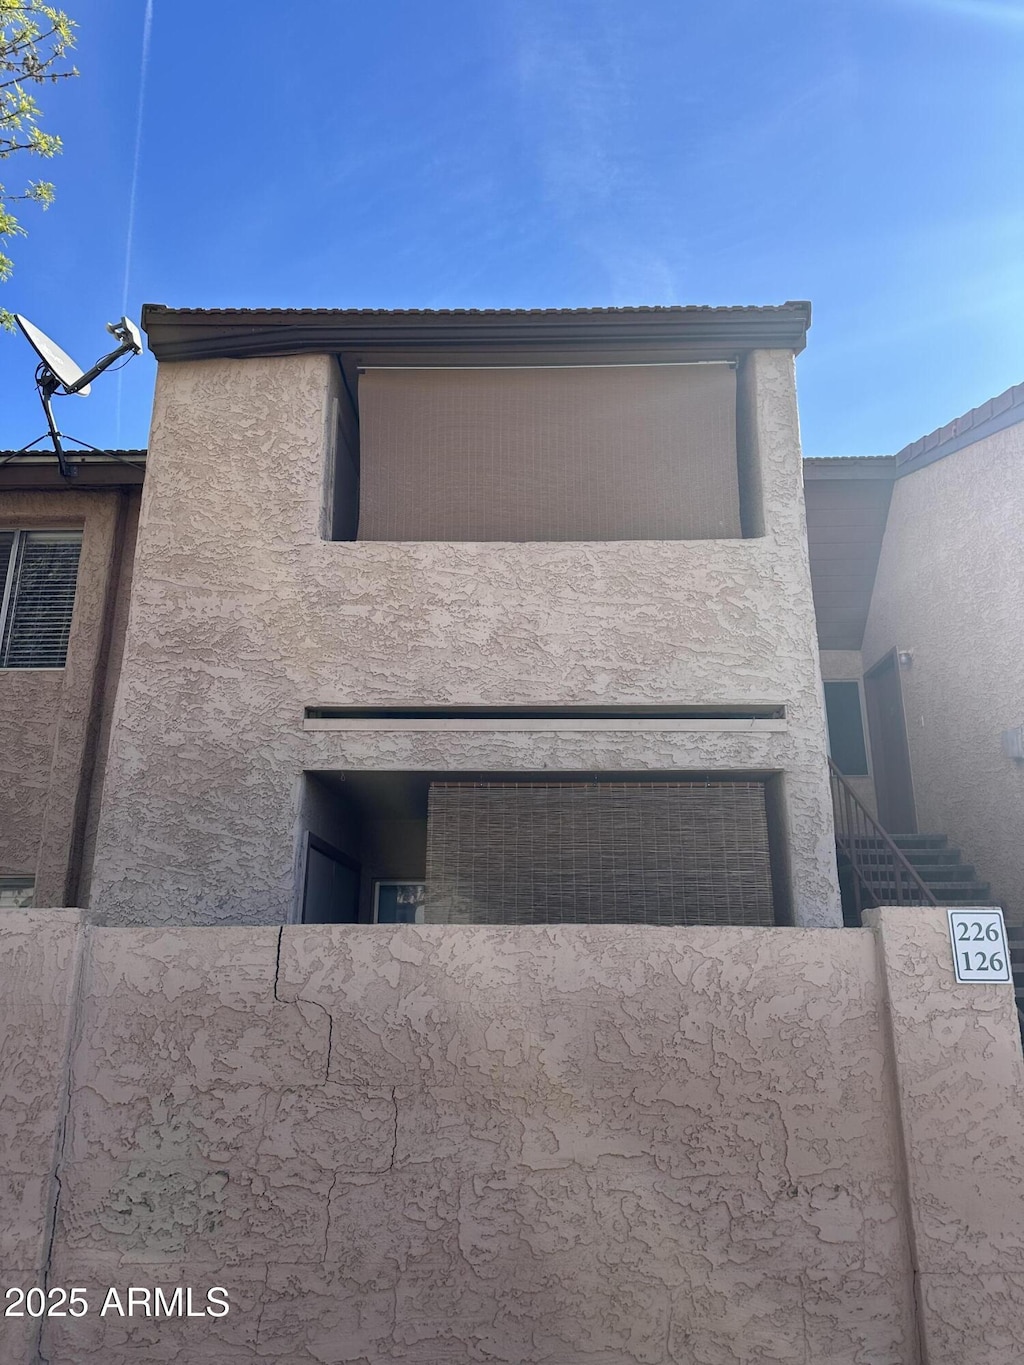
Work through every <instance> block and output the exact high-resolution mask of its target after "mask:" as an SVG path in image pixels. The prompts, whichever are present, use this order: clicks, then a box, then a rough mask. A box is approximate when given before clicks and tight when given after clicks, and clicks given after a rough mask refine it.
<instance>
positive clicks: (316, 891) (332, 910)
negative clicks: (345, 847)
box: [302, 834, 359, 924]
mask: <svg viewBox="0 0 1024 1365" xmlns="http://www.w3.org/2000/svg"><path fill="white" fill-rule="evenodd" d="M307 837H308V839H309V843H308V845H307V848H306V884H305V887H304V893H303V897H302V922H303V924H357V923H358V921H359V864H358V863H357V862H354V861H353V860H352V859H351V858H348V857H346V856H345V854H344V853H342V852H341V850H340V849H337V848H334V847H333V846H332V845H331V844H328V843H326V842H325V841H324V840H323V839H318V838H317V836H316V835H315V834H310V835H308V836H307Z"/></svg>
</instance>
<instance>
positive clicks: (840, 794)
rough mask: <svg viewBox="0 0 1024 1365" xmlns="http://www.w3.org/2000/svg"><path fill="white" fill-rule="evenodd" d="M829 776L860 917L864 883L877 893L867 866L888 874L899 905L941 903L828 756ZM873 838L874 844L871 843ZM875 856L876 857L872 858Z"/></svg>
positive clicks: (838, 832) (839, 835)
mask: <svg viewBox="0 0 1024 1365" xmlns="http://www.w3.org/2000/svg"><path fill="white" fill-rule="evenodd" d="M828 769H829V779H830V781H831V784H832V807H833V810H834V812H835V822H836V843H837V844H838V845H839V847H840V848H841V849H842V851H843V852H844V853H845V854H846V856H847V857H848V858H849V860H850V866H851V867H852V868H853V874H854V875H853V898H854V904H855V906H856V908H857V916H858V918H859V917H860V913H861V910H862V908H863V906H862V904H861V886H862V885H863V887H864V889H865V890H866V891H867V892H868V893H869V894H870V895H871V898H872V900H873V899H874V896H875V887H874V885H873V884H872V880H871V878H870V876H869V875H868V870H869V869H870V870H872V871H874V872H875V873H876V874H885V873H888V874H889V878H887V879H886V880H889V879H890V878H891V883H892V886H893V887H894V895H893V903H894V904H896V905H938V901H937V900H936V899H935V897H934V896H933V895H932V893H931V889H930V888H929V887H928V885H927V884H926V883H925V882H923V881H922V880H921V878H920V876H919V875H918V872H917V869H916V868H914V867H912V866H911V864H910V862H909V861H908V859H907V858H906V857H905V856H904V853H903V850H902V849H900V848H898V847H897V846H896V844H895V843H894V842H893V839H892V836H891V835H890V834H889V832H888V830H886V829H883V827H882V826H881V825H880V824H879V823H878V821H877V820H876V819H875V817H874V816H873V815H872V814H871V812H870V811H869V810H868V808H867V806H865V804H864V802H863V801H862V800H861V799H860V797H859V796H858V795H857V793H856V792H855V791H854V790H853V788H852V787H851V786H850V784H849V782H847V780H846V778H845V777H844V776H843V774H842V773H841V772H840V771H839V769H838V768H837V767H836V765H835V763H834V762H833V760H832V759H831V757H830V758H829V760H828ZM868 840H871V841H872V845H873V846H870V847H869V846H868V843H867V841H868ZM869 857H870V859H874V861H869Z"/></svg>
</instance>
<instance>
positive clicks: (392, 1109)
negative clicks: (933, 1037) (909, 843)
mask: <svg viewBox="0 0 1024 1365" xmlns="http://www.w3.org/2000/svg"><path fill="white" fill-rule="evenodd" d="M26 931H27V932H26ZM12 933H13V934H20V935H21V940H19V941H25V942H28V943H30V944H34V945H35V946H34V948H33V951H34V952H35V953H36V954H37V955H39V954H46V953H49V954H52V953H53V951H54V949H53V947H52V944H51V939H52V938H53V936H54V934H55V933H56V934H59V935H63V934H65V933H66V928H65V925H64V922H63V921H61V922H60V923H59V924H58V925H57V927H56V930H52V929H51V927H50V925H49V924H48V922H47V916H45V915H43V914H35V915H32V916H29V917H26V918H23V917H20V916H18V917H11V918H10V919H8V920H5V921H2V922H0V973H4V972H5V971H6V970H7V968H8V964H9V963H12V961H13V964H14V965H15V968H17V964H18V963H19V962H23V961H24V952H25V951H26V950H25V949H21V950H20V952H21V956H20V957H19V956H17V955H16V956H15V958H14V959H13V960H12V959H11V958H10V956H9V953H8V948H7V945H8V942H9V938H8V935H10V934H12ZM83 934H84V936H85V949H84V953H83V966H82V969H81V978H80V979H81V990H80V1006H79V1008H78V1011H77V1013H76V1018H75V1029H74V1034H75V1040H76V1041H75V1047H74V1052H73V1056H72V1058H71V1063H70V1071H69V1073H68V1076H67V1079H66V1082H65V1083H64V1088H65V1089H66V1092H67V1096H68V1121H67V1126H66V1132H64V1134H63V1140H62V1142H61V1143H60V1158H59V1168H58V1172H57V1173H58V1175H59V1185H58V1184H57V1183H56V1182H54V1183H53V1184H52V1186H51V1185H46V1186H45V1188H46V1189H47V1190H48V1191H49V1193H50V1196H51V1198H52V1199H53V1201H54V1205H55V1208H56V1221H55V1235H54V1238H53V1245H52V1248H49V1240H48V1237H46V1236H43V1237H42V1239H41V1240H40V1236H39V1232H40V1228H42V1229H43V1230H44V1231H45V1230H46V1228H47V1226H48V1221H47V1220H48V1216H49V1212H50V1210H49V1209H48V1208H44V1209H43V1210H40V1209H39V1208H38V1206H37V1205H38V1201H37V1202H33V1203H32V1204H31V1205H28V1204H26V1205H22V1204H19V1203H17V1202H11V1203H10V1205H8V1206H7V1207H6V1208H5V1210H4V1211H5V1213H6V1214H7V1217H8V1220H9V1224H10V1228H11V1232H10V1235H11V1236H14V1235H15V1234H17V1237H20V1238H21V1241H17V1238H16V1240H15V1241H14V1242H11V1243H10V1245H17V1247H18V1255H19V1256H20V1257H21V1260H19V1261H17V1262H16V1263H15V1262H13V1261H8V1262H7V1263H6V1264H5V1266H4V1267H3V1268H4V1270H8V1271H9V1272H10V1273H14V1272H19V1273H20V1274H23V1275H29V1274H32V1273H34V1274H35V1276H36V1277H37V1278H36V1279H35V1280H30V1281H28V1282H38V1275H39V1274H40V1273H41V1272H40V1271H39V1269H38V1266H39V1264H40V1263H42V1264H44V1265H46V1266H47V1267H48V1276H49V1280H48V1282H49V1283H50V1284H72V1283H73V1284H76V1285H82V1286H85V1287H86V1288H87V1290H88V1293H89V1297H90V1299H92V1300H93V1301H96V1295H97V1292H98V1291H102V1290H103V1289H105V1287H106V1286H108V1285H126V1284H136V1285H140V1284H141V1285H156V1284H160V1285H163V1286H173V1285H175V1284H179V1283H180V1284H185V1285H193V1286H196V1287H197V1288H200V1289H202V1290H203V1291H204V1292H205V1289H206V1288H207V1287H208V1286H209V1285H211V1284H216V1285H223V1286H225V1287H226V1288H227V1289H228V1291H229V1293H230V1295H231V1298H232V1303H233V1305H234V1307H233V1310H232V1312H231V1313H230V1314H229V1316H228V1317H227V1318H226V1319H223V1320H220V1321H217V1322H214V1321H212V1320H202V1321H199V1322H196V1321H191V1322H189V1321H160V1322H156V1321H147V1320H145V1319H142V1320H139V1319H135V1320H133V1321H132V1322H130V1323H128V1322H125V1321H123V1320H121V1319H118V1318H113V1317H110V1316H108V1317H106V1318H102V1319H101V1318H100V1317H99V1316H98V1314H95V1313H94V1314H91V1315H90V1316H89V1317H88V1318H87V1319H85V1320H83V1321H82V1322H81V1323H71V1322H68V1321H52V1322H49V1323H47V1325H46V1329H45V1332H44V1336H43V1350H44V1354H45V1356H46V1357H47V1358H48V1359H50V1360H53V1361H57V1360H60V1361H61V1362H62V1363H64V1365H99V1363H100V1362H102V1363H103V1365H121V1363H122V1362H128V1361H138V1360H142V1359H145V1360H147V1361H161V1360H166V1361H171V1360H184V1359H187V1360H188V1361H189V1365H202V1363H203V1362H211V1363H212V1362H214V1361H216V1362H217V1365H223V1362H232V1361H239V1362H241V1361H246V1362H250V1361H252V1360H254V1359H259V1360H265V1361H267V1362H280V1365H314V1362H316V1363H317V1365H327V1363H328V1362H343V1361H346V1362H362V1363H363V1365H384V1363H385V1362H391V1361H394V1362H398V1361H405V1362H413V1361H424V1362H425V1361H444V1362H446V1365H460V1363H461V1362H467V1363H468V1362H469V1361H472V1360H477V1361H480V1360H493V1361H506V1362H515V1363H516V1365H525V1362H531V1361H533V1362H541V1361H547V1362H551V1363H552V1365H556V1363H557V1365H583V1363H584V1362H587V1365H612V1363H613V1362H614V1365H634V1363H635V1362H637V1363H638V1362H644V1365H662V1363H663V1362H664V1363H665V1365H667V1363H668V1362H684V1361H685V1362H689V1361H701V1362H721V1363H722V1365H732V1362H744V1365H754V1362H769V1361H770V1362H772V1363H773V1365H776V1363H778V1365H782V1363H783V1362H785V1363H787V1365H788V1363H789V1362H793V1365H797V1363H799V1365H812V1363H813V1365H862V1362H865V1361H871V1362H880V1363H881V1362H884V1365H920V1359H919V1355H918V1347H917V1328H916V1326H915V1321H914V1300H913V1275H912V1267H911V1256H910V1250H909V1244H908V1240H907V1226H908V1225H907V1217H906V1210H905V1190H904V1188H903V1175H902V1166H901V1150H900V1138H899V1128H898V1123H897V1110H896V1107H895V1106H894V1103H893V1094H894V1091H895V1089H896V1088H897V1083H896V1078H895V1076H894V1073H893V1069H892V1065H891V1054H890V1051H889V1044H888V1042H887V1025H886V1020H885V1013H884V1008H883V996H882V990H881V980H880V974H879V971H878V962H877V956H876V950H875V943H874V939H873V936H872V934H871V933H870V932H869V931H867V930H851V931H834V932H829V933H822V932H820V931H813V930H750V929H727V930H721V929H710V928H703V929H689V930H664V929H655V928H640V929H637V928H630V929H628V930H625V929H622V928H619V927H609V926H603V927H600V928H588V929H584V928H579V927H574V928H548V929H542V928H527V929H517V930H514V931H513V930H508V929H494V928H485V927H469V928H458V929H453V928H451V927H449V926H429V927H428V926H402V927H400V928H395V929H388V928H380V929H374V928H370V927H360V926H352V927H344V926H334V927H317V928H302V927H288V928H284V929H283V930H277V929H274V928H272V927H266V928H226V929H210V928H206V929H165V930H155V929H111V928H96V927H90V926H84V927H83ZM61 941H63V940H61ZM66 957H67V954H66V952H65V958H66ZM62 970H63V971H64V976H61V975H60V972H57V971H55V970H54V971H53V972H52V980H53V981H54V982H57V983H59V982H62V981H64V979H65V977H66V968H62ZM49 980H50V978H47V977H46V976H45V974H44V973H43V972H42V971H41V970H35V971H34V973H33V974H32V981H31V985H32V988H33V994H30V995H29V996H28V997H27V998H26V996H25V994H24V993H22V994H20V995H18V996H17V997H16V1000H17V1003H18V1004H19V1005H20V1004H21V1003H22V1002H24V1007H25V1008H31V1009H33V1010H34V1009H35V1008H36V1006H35V1004H34V1003H33V1000H34V993H36V992H38V991H39V989H40V987H42V988H43V991H44V994H45V991H46V987H47V982H48V981H49ZM51 989H52V988H51ZM61 989H62V990H66V987H64V986H61ZM5 998H7V997H6V994H5V992H4V991H3V990H0V999H5ZM62 998H63V997H62ZM15 1013H16V1012H15ZM62 1017H63V1016H62ZM15 1022H16V1021H15ZM58 1042H59V1040H55V1043H54V1047H55V1048H56V1049H57V1055H59V1047H58V1046H57V1043H58ZM14 1048H15V1050H14V1052H8V1053H7V1054H5V1059H6V1067H5V1071H6V1074H7V1076H14V1077H19V1076H21V1075H22V1074H23V1068H24V1067H27V1066H28V1065H29V1062H30V1061H31V1057H30V1052H29V1048H30V1041H29V1039H28V1037H27V1035H26V1033H25V1031H24V1030H23V1031H22V1033H21V1034H20V1035H19V1034H18V1033H17V1032H15V1034H14ZM33 1065H36V1067H37V1070H38V1063H33ZM54 1071H55V1072H57V1071H59V1067H57V1066H55V1067H54ZM25 1074H27V1073H25ZM32 1074H33V1075H34V1074H35V1073H32ZM16 1086H17V1087H19V1089H18V1093H19V1094H22V1095H24V1096H25V1099H24V1100H23V1106H24V1104H25V1103H28V1102H29V1101H28V1097H27V1092H26V1091H25V1085H24V1083H23V1082H21V1081H16ZM37 1088H38V1087H37ZM45 1089H46V1088H45V1086H43V1090H44V1091H45ZM53 1089H54V1085H53V1077H52V1076H51V1078H50V1091H52V1090H53ZM50 1091H46V1094H47V1095H49V1094H50ZM47 1103H48V1104H49V1106H50V1107H49V1108H45V1109H44V1108H40V1109H39V1110H38V1111H37V1112H38V1124H37V1126H39V1127H41V1132H40V1134H39V1135H38V1141H39V1146H40V1150H45V1151H46V1153H48V1154H49V1156H51V1157H52V1153H53V1143H52V1141H50V1142H49V1145H47V1143H46V1138H47V1137H48V1136H52V1134H50V1133H49V1129H48V1128H47V1125H48V1124H49V1125H52V1124H53V1122H54V1110H53V1103H52V1100H47ZM0 1112H6V1109H5V1110H2V1111H0ZM33 1112H36V1111H33ZM33 1121H34V1120H33ZM28 1131H29V1132H30V1133H31V1134H33V1135H35V1134H36V1128H35V1127H33V1126H32V1125H31V1124H30V1125H29V1129H28ZM25 1160H26V1162H29V1163H30V1164H31V1163H33V1162H34V1163H35V1165H34V1166H33V1168H32V1169H33V1170H34V1169H35V1168H36V1167H39V1168H40V1170H42V1169H44V1166H45V1163H44V1162H42V1161H41V1160H40V1158H39V1156H38V1153H35V1152H33V1151H29V1152H28V1153H27V1154H26V1157H25ZM15 1282H22V1281H20V1280H16V1281H15ZM0 1330H3V1329H2V1327H0ZM4 1358H5V1359H10V1360H11V1361H12V1365H20V1361H21V1360H22V1359H31V1357H18V1356H17V1355H14V1354H11V1355H9V1356H5V1357H4ZM946 1359H947V1360H948V1361H949V1362H950V1365H953V1362H954V1361H959V1360H960V1359H961V1357H959V1356H956V1357H954V1356H950V1357H948V1358H946ZM964 1359H967V1357H964ZM1008 1359H1009V1358H1008V1357H1006V1358H1004V1357H999V1356H992V1357H987V1358H986V1362H985V1365H1004V1361H1005V1362H1007V1363H1008Z"/></svg>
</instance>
